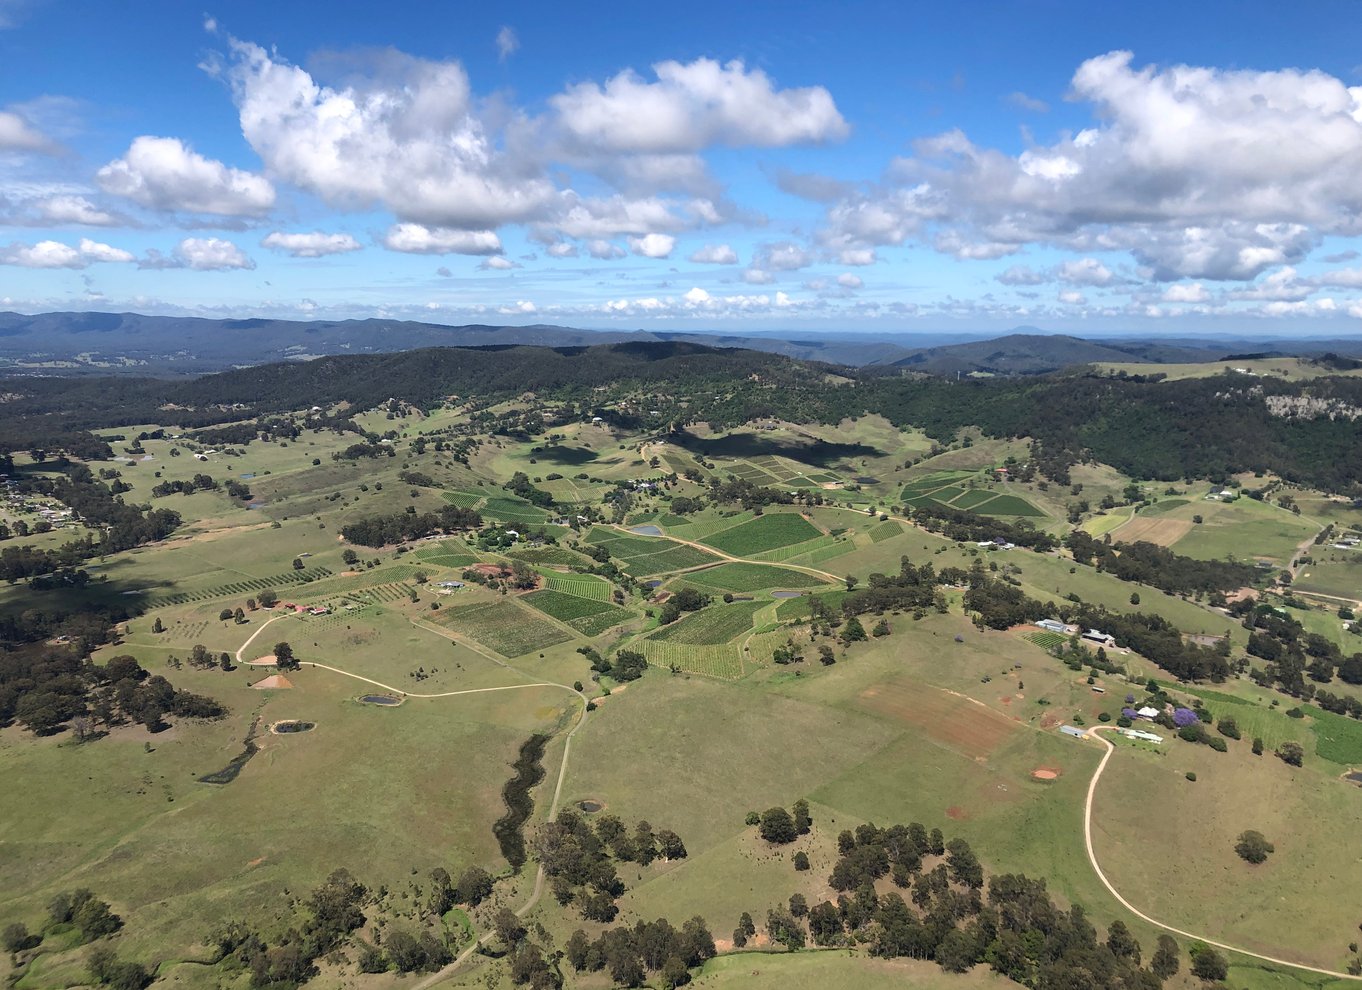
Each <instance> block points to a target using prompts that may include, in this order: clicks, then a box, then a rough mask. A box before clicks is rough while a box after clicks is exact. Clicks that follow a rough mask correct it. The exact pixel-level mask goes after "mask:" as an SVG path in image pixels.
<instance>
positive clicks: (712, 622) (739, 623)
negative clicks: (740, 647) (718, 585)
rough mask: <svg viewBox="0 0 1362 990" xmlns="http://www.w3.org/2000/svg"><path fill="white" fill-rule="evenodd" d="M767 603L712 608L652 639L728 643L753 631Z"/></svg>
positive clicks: (681, 620) (741, 603) (658, 632)
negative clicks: (753, 625) (755, 618)
mask: <svg viewBox="0 0 1362 990" xmlns="http://www.w3.org/2000/svg"><path fill="white" fill-rule="evenodd" d="M767 604H768V603H767V602H734V603H733V604H731V605H712V606H710V607H709V608H706V609H702V610H701V611H699V612H692V613H691V614H689V615H687V616H686V617H685V618H682V619H678V620H676V621H675V622H673V623H672V624H671V625H669V626H663V627H662V628H661V629H660V630H658V631H657V632H655V633H653V634H652V636H651V637H649V638H650V639H651V640H653V641H654V642H667V643H685V644H688V645H692V646H715V645H718V644H720V643H728V642H730V641H731V640H734V639H736V638H738V637H739V636H741V635H744V634H745V633H747V632H748V631H749V630H750V629H751V628H752V617H753V616H754V615H755V614H756V613H757V611H758V610H759V609H762V608H765V607H766V605H767Z"/></svg>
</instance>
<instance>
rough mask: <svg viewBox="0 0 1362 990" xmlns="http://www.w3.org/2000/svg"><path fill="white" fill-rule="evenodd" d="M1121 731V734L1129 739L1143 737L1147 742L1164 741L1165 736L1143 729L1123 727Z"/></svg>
mask: <svg viewBox="0 0 1362 990" xmlns="http://www.w3.org/2000/svg"><path fill="white" fill-rule="evenodd" d="M1120 731H1121V735H1123V736H1125V737H1126V738H1127V739H1143V740H1144V741H1145V742H1152V743H1161V742H1163V736H1160V735H1156V734H1154V733H1153V732H1145V731H1144V730H1143V729H1121V730H1120Z"/></svg>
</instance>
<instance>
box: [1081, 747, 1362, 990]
mask: <svg viewBox="0 0 1362 990" xmlns="http://www.w3.org/2000/svg"><path fill="white" fill-rule="evenodd" d="M1113 728H1114V726H1110V725H1100V726H1094V727H1093V728H1091V729H1089V730H1088V734H1089V735H1091V736H1092V737H1093V738H1094V739H1096V740H1097V741H1098V742H1100V743H1101V744H1102V745H1103V746H1105V747H1106V748H1107V751H1106V752H1105V753H1103V754H1102V761H1101V762H1100V763H1098V764H1097V769H1096V770H1095V771H1094V772H1093V775H1092V780H1091V781H1089V783H1088V798H1087V800H1086V801H1085V802H1084V803H1083V842H1084V843H1085V844H1086V846H1087V849H1088V862H1089V863H1091V864H1092V868H1093V872H1094V873H1096V874H1097V879H1099V880H1101V881H1102V886H1104V887H1106V888H1107V892H1108V893H1109V894H1111V896H1112V897H1114V898H1116V900H1117V901H1118V902H1120V904H1121V906H1122V907H1124V908H1125V909H1126V910H1127V911H1129V912H1130V913H1131V914H1133V915H1135V917H1137V918H1139V919H1140V920H1141V921H1144V922H1146V923H1148V924H1151V925H1153V926H1154V927H1155V928H1162V929H1163V930H1164V931H1166V932H1172V933H1173V934H1174V935H1181V936H1182V937H1183V938H1190V939H1192V940H1194V941H1198V942H1205V943H1206V944H1207V945H1213V946H1215V947H1216V948H1217V949H1224V950H1225V951H1226V952H1233V953H1234V954H1235V955H1239V956H1248V957H1249V958H1250V959H1257V960H1260V961H1262V962H1267V963H1272V964H1273V965H1274V966H1286V967H1288V968H1290V969H1298V970H1304V971H1305V972H1307V973H1318V974H1320V975H1321V976H1330V977H1333V978H1334V979H1338V980H1355V981H1362V976H1353V975H1352V974H1351V973H1340V972H1339V971H1338V970H1335V969H1323V968H1321V967H1319V966H1308V965H1306V964H1305V963H1298V962H1292V961H1291V960H1289V959H1278V958H1276V957H1275V956H1265V955H1263V954H1262V953H1261V952H1250V951H1249V950H1248V949H1241V948H1239V947H1238V946H1235V945H1226V944H1225V943H1224V942H1217V941H1216V940H1215V939H1213V938H1211V937H1209V936H1207V935H1198V934H1197V933H1195V932H1188V931H1183V930H1182V929H1181V928H1174V927H1173V926H1172V925H1166V924H1164V923H1163V922H1162V921H1157V920H1155V919H1154V918H1151V917H1150V916H1149V915H1147V914H1145V913H1144V912H1143V911H1141V910H1140V909H1139V908H1137V907H1135V905H1133V904H1131V903H1130V902H1129V901H1128V900H1126V899H1125V898H1124V897H1122V896H1121V893H1120V891H1118V890H1117V889H1116V888H1115V887H1113V886H1112V884H1111V881H1110V880H1108V879H1107V875H1106V874H1105V873H1103V872H1102V867H1101V866H1100V865H1098V862H1097V854H1096V853H1094V852H1093V848H1092V799H1093V796H1094V795H1095V794H1096V793H1097V782H1098V781H1099V780H1101V779H1102V772H1103V771H1104V770H1106V768H1107V761H1108V760H1110V759H1111V754H1112V753H1114V752H1116V747H1115V746H1113V745H1112V744H1111V742H1110V741H1109V740H1106V739H1103V738H1102V737H1101V736H1099V735H1097V733H1098V732H1101V731H1102V730H1103V729H1113Z"/></svg>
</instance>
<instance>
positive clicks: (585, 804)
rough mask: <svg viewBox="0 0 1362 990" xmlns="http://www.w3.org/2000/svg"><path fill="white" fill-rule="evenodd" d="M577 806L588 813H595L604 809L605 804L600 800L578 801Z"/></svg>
mask: <svg viewBox="0 0 1362 990" xmlns="http://www.w3.org/2000/svg"><path fill="white" fill-rule="evenodd" d="M577 807H579V808H581V809H582V810H583V811H584V812H586V813H587V814H588V815H594V814H595V813H596V812H598V811H600V810H602V809H603V808H604V807H605V805H604V804H602V803H601V802H600V801H578V802H577Z"/></svg>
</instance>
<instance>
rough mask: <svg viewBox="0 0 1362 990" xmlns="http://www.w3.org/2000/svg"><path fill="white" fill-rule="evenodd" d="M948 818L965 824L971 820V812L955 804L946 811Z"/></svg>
mask: <svg viewBox="0 0 1362 990" xmlns="http://www.w3.org/2000/svg"><path fill="white" fill-rule="evenodd" d="M946 817H947V818H949V819H950V820H951V821H954V822H963V821H965V820H967V819H968V818H969V812H968V811H966V810H965V809H964V808H962V807H960V805H958V804H953V805H951V806H950V807H949V808H947V809H946Z"/></svg>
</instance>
